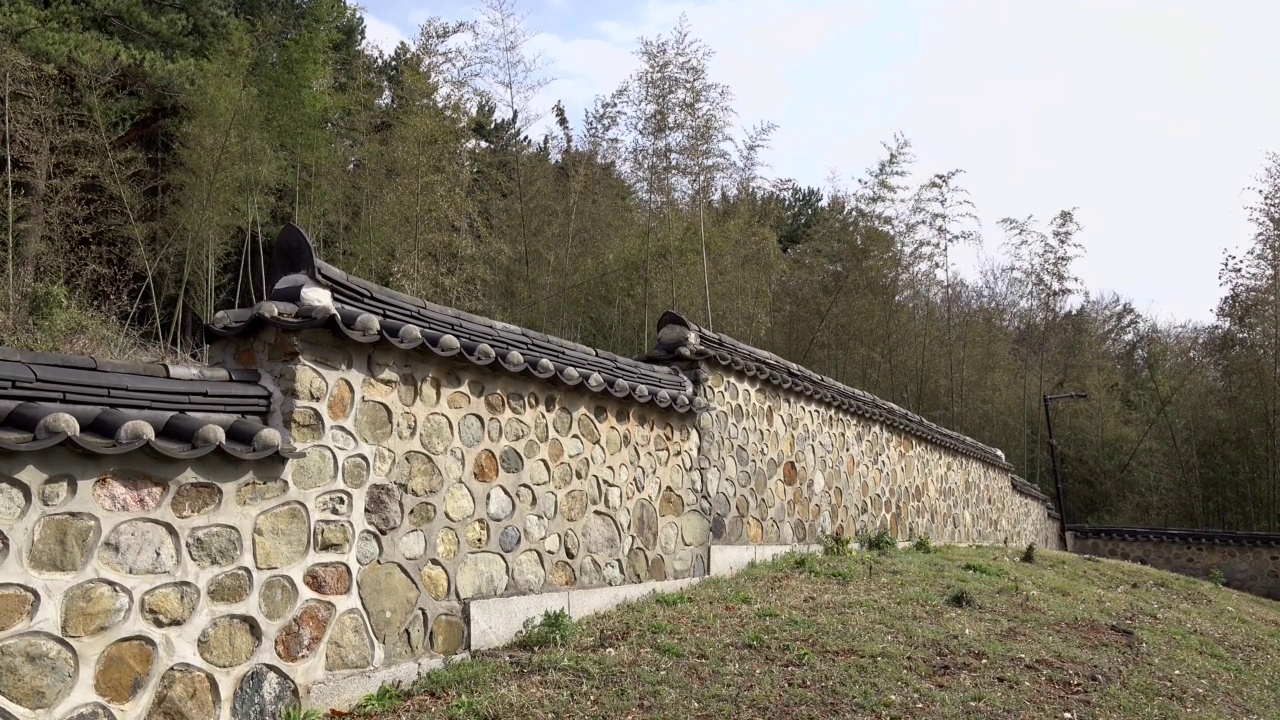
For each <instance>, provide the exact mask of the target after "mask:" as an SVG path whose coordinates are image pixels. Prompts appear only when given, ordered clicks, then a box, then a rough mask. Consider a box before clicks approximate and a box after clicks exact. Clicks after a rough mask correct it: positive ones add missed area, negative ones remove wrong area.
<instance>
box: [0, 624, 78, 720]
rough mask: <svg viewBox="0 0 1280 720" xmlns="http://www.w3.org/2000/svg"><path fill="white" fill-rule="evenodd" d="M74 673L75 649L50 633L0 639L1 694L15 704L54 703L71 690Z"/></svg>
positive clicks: (35, 707)
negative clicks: (72, 649)
mask: <svg viewBox="0 0 1280 720" xmlns="http://www.w3.org/2000/svg"><path fill="white" fill-rule="evenodd" d="M77 675H78V673H77V665H76V656H75V653H74V652H72V651H71V649H70V648H69V647H68V646H67V645H65V644H64V643H62V642H61V641H59V640H58V639H57V638H55V637H53V636H52V635H48V634H46V633H27V634H24V635H18V636H15V637H10V638H6V639H5V640H0V696H3V697H4V698H5V699H6V700H8V701H9V702H11V703H13V704H14V705H17V706H18V707H21V708H25V709H27V710H47V709H49V708H52V707H54V706H55V705H57V704H58V703H60V702H62V699H63V698H65V697H66V696H67V695H68V694H70V692H71V688H72V687H73V686H74V685H75V683H76V678H77Z"/></svg>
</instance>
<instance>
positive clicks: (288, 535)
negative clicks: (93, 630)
mask: <svg viewBox="0 0 1280 720" xmlns="http://www.w3.org/2000/svg"><path fill="white" fill-rule="evenodd" d="M310 540H311V522H310V519H309V518H308V515H307V510H306V508H305V507H303V506H302V505H301V504H299V503H285V504H283V505H277V506H276V507H273V508H271V509H270V510H267V511H266V512H263V513H262V514H261V515H259V516H258V518H257V520H255V521H254V524H253V561H254V564H256V565H257V567H258V569H259V570H272V569H276V568H287V567H289V566H291V565H293V564H294V563H296V562H298V561H299V560H301V559H302V558H303V556H304V555H306V553H307V548H308V546H309V545H310Z"/></svg>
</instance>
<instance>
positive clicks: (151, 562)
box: [98, 520, 178, 575]
mask: <svg viewBox="0 0 1280 720" xmlns="http://www.w3.org/2000/svg"><path fill="white" fill-rule="evenodd" d="M98 561H99V562H101V563H102V564H103V565H105V566H107V567H108V568H110V569H112V570H115V571H116V572H118V573H124V574H126V575H163V574H167V573H169V572H171V571H173V569H174V568H175V567H177V566H178V548H177V544H176V543H175V542H174V532H173V531H172V529H171V528H169V527H168V526H166V525H163V524H161V523H158V522H154V521H151V520H127V521H125V522H123V523H120V524H119V525H117V526H115V527H114V528H112V529H111V531H110V532H108V533H107V536H106V538H104V539H103V541H102V547H101V548H100V549H99V550H98Z"/></svg>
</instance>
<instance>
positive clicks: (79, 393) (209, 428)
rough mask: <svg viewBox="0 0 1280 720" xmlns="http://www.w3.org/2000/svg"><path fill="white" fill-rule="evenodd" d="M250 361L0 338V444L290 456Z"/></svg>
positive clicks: (183, 456) (17, 448)
mask: <svg viewBox="0 0 1280 720" xmlns="http://www.w3.org/2000/svg"><path fill="white" fill-rule="evenodd" d="M270 407H271V395H270V391H269V390H268V389H267V388H265V387H263V386H262V385H260V384H259V383H258V373H257V371H256V370H226V369H223V368H208V367H189V366H180V365H163V364H144V363H123V362H117V361H111V360H97V359H94V358H86V357H77V356H70V355H52V354H47V353H29V352H21V351H17V350H13V349H11V348H0V452H14V453H16V452H31V451H36V450H43V449H46V448H50V447H54V446H63V447H68V448H71V449H73V450H80V451H85V452H90V453H94V454H98V455H119V454H123V453H128V452H131V451H134V450H145V451H148V452H150V453H151V454H153V455H156V456H159V457H164V458H171V459H176V460H188V459H192V458H197V457H203V456H205V455H208V454H210V453H213V452H221V453H223V454H225V455H227V456H230V457H232V458H236V459H240V460H257V459H261V458H265V457H269V456H272V455H280V456H283V457H298V456H299V454H298V453H296V452H294V450H293V448H292V447H291V446H290V445H289V444H288V441H287V439H286V438H285V437H284V436H283V435H282V433H281V432H280V431H279V430H277V429H275V428H271V427H268V426H267V425H265V424H264V419H265V417H266V416H267V413H268V412H269V411H270Z"/></svg>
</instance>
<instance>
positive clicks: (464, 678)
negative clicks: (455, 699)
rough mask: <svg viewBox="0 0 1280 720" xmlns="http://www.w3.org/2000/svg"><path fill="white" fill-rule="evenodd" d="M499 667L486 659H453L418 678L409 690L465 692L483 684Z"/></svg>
mask: <svg viewBox="0 0 1280 720" xmlns="http://www.w3.org/2000/svg"><path fill="white" fill-rule="evenodd" d="M499 669H500V668H499V666H498V665H496V664H495V663H493V662H491V661H488V660H482V659H472V660H466V661H460V660H455V661H451V662H449V663H447V664H446V665H445V666H444V667H442V668H440V669H439V670H432V671H431V672H429V673H426V674H424V675H423V676H422V677H420V678H418V679H417V680H416V681H415V682H414V683H413V686H412V688H411V690H412V692H413V694H415V695H420V694H428V695H439V694H444V693H447V692H454V691H459V690H461V691H463V692H466V691H467V690H468V689H470V688H476V687H480V686H481V685H483V684H484V683H485V682H487V681H488V680H489V678H491V677H492V676H493V674H494V673H495V672H497V671H498V670H499Z"/></svg>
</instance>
